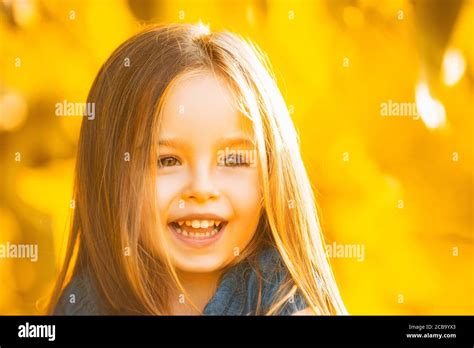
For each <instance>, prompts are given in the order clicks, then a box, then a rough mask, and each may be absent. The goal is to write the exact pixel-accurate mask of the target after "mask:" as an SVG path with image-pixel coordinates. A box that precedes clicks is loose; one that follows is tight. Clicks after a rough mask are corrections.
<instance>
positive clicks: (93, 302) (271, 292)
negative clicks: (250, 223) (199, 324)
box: [54, 248, 307, 315]
mask: <svg viewBox="0 0 474 348" xmlns="http://www.w3.org/2000/svg"><path fill="white" fill-rule="evenodd" d="M259 262H260V274H261V277H262V301H261V309H262V310H261V312H260V313H265V312H266V311H267V310H268V309H269V308H270V306H271V304H272V299H273V297H274V296H275V295H276V292H277V290H278V288H279V287H280V285H281V283H282V282H283V280H284V279H285V277H286V275H287V272H288V271H287V269H286V267H285V266H284V264H283V261H282V260H281V257H280V254H279V253H278V251H277V250H276V249H273V248H272V249H266V250H264V251H262V252H261V254H260V255H259ZM258 283H259V282H258V275H257V272H256V271H255V269H253V268H252V266H251V265H250V264H249V263H248V262H245V261H243V262H240V263H239V264H237V265H235V266H234V267H232V268H230V269H229V270H228V271H227V272H226V273H225V274H224V276H223V277H222V279H221V281H220V283H219V284H218V286H217V290H216V292H215V294H214V296H213V297H212V298H211V299H210V300H209V302H208V303H207V304H206V306H205V307H204V310H203V314H204V315H255V314H256V309H257V302H258ZM71 295H74V296H75V301H74V303H70V301H69V298H70V296H71ZM100 307H101V306H100V300H99V299H98V296H97V293H96V291H94V287H93V286H92V284H91V283H90V281H88V280H87V279H86V278H85V277H84V276H75V277H74V278H73V279H72V281H71V282H70V283H69V284H68V286H67V287H66V289H65V290H64V291H63V293H62V296H61V298H60V300H59V302H58V304H57V306H56V308H55V311H54V314H55V315H107V314H108V313H107V312H105V311H103V310H101V308H100ZM306 307H307V304H306V302H305V300H304V298H303V296H302V295H301V294H300V293H299V292H297V293H296V295H295V296H293V298H292V300H291V301H287V302H286V303H285V304H284V305H283V307H282V308H281V309H280V311H279V312H278V313H276V314H278V315H290V314H292V313H294V312H297V311H299V310H302V309H304V308H306Z"/></svg>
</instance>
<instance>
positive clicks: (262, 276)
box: [204, 248, 308, 315]
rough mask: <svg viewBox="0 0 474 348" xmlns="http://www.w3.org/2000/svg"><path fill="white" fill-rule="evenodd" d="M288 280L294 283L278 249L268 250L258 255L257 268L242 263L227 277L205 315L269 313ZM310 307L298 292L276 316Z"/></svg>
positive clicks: (231, 270)
mask: <svg viewBox="0 0 474 348" xmlns="http://www.w3.org/2000/svg"><path fill="white" fill-rule="evenodd" d="M287 280H289V281H290V282H291V279H290V276H289V272H288V270H287V268H286V266H285V264H284V262H283V260H282V258H281V256H280V253H279V252H278V250H276V249H275V248H267V249H264V250H262V251H260V253H259V254H258V266H257V267H256V266H255V265H253V264H251V263H249V262H241V263H239V264H238V265H236V266H234V267H233V268H231V269H230V270H229V271H228V272H227V273H226V274H225V276H224V277H223V279H222V281H221V282H220V284H219V286H218V288H217V291H216V293H215V295H214V297H213V298H212V299H211V300H210V301H209V303H208V304H207V306H206V308H205V309H204V313H205V314H210V315H256V314H263V313H266V312H267V311H268V310H269V309H270V308H271V306H272V304H273V303H274V302H275V301H276V300H278V296H279V295H280V293H279V289H280V288H281V287H282V286H283V285H284V283H285V282H286V281H287ZM259 293H260V295H259ZM258 307H259V308H260V310H259V311H257V308H258ZM307 307H308V306H307V303H306V301H305V300H304V297H303V296H302V294H301V293H300V292H299V291H297V292H296V293H295V295H294V296H293V297H291V298H290V299H289V300H288V301H286V302H285V303H284V304H283V306H282V307H281V308H280V309H279V310H278V311H277V312H276V313H275V314H277V315H291V314H293V313H296V312H298V311H301V310H303V309H305V308H307Z"/></svg>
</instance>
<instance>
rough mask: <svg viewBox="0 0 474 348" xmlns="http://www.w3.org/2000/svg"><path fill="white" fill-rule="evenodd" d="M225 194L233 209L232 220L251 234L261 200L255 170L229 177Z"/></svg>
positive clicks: (257, 217) (253, 230) (257, 216)
mask: <svg viewBox="0 0 474 348" xmlns="http://www.w3.org/2000/svg"><path fill="white" fill-rule="evenodd" d="M226 196H227V198H228V199H229V201H230V202H231V204H232V207H233V210H234V219H235V220H234V221H236V223H238V224H239V227H240V228H242V232H244V231H245V232H246V234H247V235H248V234H249V233H250V234H253V232H255V227H256V225H257V222H258V219H259V217H260V210H261V200H262V192H261V189H260V184H259V179H258V173H257V171H256V170H255V171H248V172H244V171H242V172H240V173H236V175H235V176H234V177H233V178H232V179H230V178H229V182H228V185H226Z"/></svg>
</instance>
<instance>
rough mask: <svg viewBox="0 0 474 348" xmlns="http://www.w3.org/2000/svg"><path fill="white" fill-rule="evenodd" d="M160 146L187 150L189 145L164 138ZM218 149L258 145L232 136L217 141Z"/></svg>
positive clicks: (181, 141)
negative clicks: (221, 147)
mask: <svg viewBox="0 0 474 348" xmlns="http://www.w3.org/2000/svg"><path fill="white" fill-rule="evenodd" d="M158 145H159V146H167V147H174V148H187V147H189V144H188V143H187V142H186V141H183V140H182V139H179V138H162V139H159V140H158ZM217 145H218V147H220V146H222V145H226V146H236V145H244V146H249V147H255V146H256V143H255V141H254V140H252V139H251V138H248V137H242V136H231V137H221V138H219V139H218V140H217Z"/></svg>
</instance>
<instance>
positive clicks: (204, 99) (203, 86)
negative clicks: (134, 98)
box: [160, 71, 253, 141]
mask: <svg viewBox="0 0 474 348" xmlns="http://www.w3.org/2000/svg"><path fill="white" fill-rule="evenodd" d="M164 98H165V99H164V101H163V107H162V113H161V122H160V124H161V126H160V137H161V136H179V137H185V138H186V139H187V140H189V141H191V140H192V139H196V138H197V139H200V138H202V136H203V135H204V136H206V137H208V138H209V137H210V138H213V137H216V136H222V135H223V134H227V133H229V134H230V133H232V134H233V135H239V134H240V135H246V136H247V137H249V138H252V134H253V129H252V122H251V121H250V120H249V119H248V118H247V117H245V116H244V115H242V113H241V112H240V111H239V109H238V108H237V103H236V94H235V92H234V91H233V90H232V88H231V87H230V85H229V84H228V83H227V82H226V81H225V80H224V79H223V78H221V77H219V76H218V75H215V74H214V73H212V72H207V71H206V72H195V73H192V74H188V75H185V76H181V77H179V78H177V79H176V81H175V82H174V83H173V84H172V85H171V86H170V88H169V90H168V92H167V93H166V94H165V97H164Z"/></svg>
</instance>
